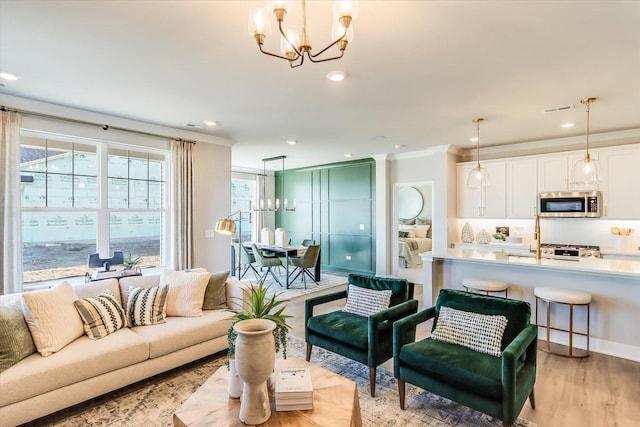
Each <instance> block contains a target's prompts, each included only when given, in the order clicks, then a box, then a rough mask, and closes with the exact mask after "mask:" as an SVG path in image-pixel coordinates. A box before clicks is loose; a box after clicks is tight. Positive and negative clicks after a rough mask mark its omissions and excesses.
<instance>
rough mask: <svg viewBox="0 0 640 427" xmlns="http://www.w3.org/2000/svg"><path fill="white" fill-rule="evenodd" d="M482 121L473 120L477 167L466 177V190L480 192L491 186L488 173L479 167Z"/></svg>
mask: <svg viewBox="0 0 640 427" xmlns="http://www.w3.org/2000/svg"><path fill="white" fill-rule="evenodd" d="M483 121H484V119H483V118H481V117H479V118H477V119H473V123H475V124H476V161H477V165H476V167H475V168H473V169H472V170H471V171H470V172H469V176H468V177H467V188H470V189H472V190H480V189H482V188H484V187H488V186H490V185H491V181H490V180H489V172H487V170H486V169H485V168H483V167H482V166H480V123H482V122H483Z"/></svg>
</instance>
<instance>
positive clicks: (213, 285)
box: [202, 270, 231, 310]
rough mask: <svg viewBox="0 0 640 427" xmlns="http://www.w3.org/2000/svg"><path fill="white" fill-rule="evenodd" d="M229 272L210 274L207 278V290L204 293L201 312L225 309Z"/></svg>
mask: <svg viewBox="0 0 640 427" xmlns="http://www.w3.org/2000/svg"><path fill="white" fill-rule="evenodd" d="M230 273H231V272H230V271H229V270H227V271H223V272H221V273H212V274H211V277H209V283H208V284H207V289H206V291H205V292H204V301H203V303H202V309H203V310H216V309H221V308H228V307H227V278H228V277H229V274H230Z"/></svg>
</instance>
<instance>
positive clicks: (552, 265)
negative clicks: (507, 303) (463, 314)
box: [421, 249, 640, 361]
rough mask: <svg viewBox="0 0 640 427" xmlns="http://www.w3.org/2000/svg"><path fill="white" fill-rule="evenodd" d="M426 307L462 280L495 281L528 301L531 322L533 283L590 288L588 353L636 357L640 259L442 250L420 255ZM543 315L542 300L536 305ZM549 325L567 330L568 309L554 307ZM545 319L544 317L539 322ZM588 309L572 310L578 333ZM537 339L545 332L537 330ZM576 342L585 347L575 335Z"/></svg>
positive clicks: (564, 340)
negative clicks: (550, 256) (576, 257)
mask: <svg viewBox="0 0 640 427" xmlns="http://www.w3.org/2000/svg"><path fill="white" fill-rule="evenodd" d="M421 257H422V261H423V275H424V277H423V280H424V288H423V292H424V307H430V306H432V305H433V303H434V302H435V301H436V299H437V296H438V292H439V291H440V289H443V288H448V289H462V279H463V278H477V279H493V280H502V281H505V282H508V283H509V298H513V299H519V300H523V301H527V302H529V303H530V304H531V319H532V323H533V322H535V297H534V295H533V290H534V288H535V287H537V286H545V287H557V288H562V289H573V290H580V291H584V292H589V293H590V294H591V295H592V301H591V316H590V317H591V318H590V321H591V342H590V349H591V351H595V352H599V353H605V354H609V355H612V356H617V357H622V358H625V359H631V360H636V361H640V326H639V325H640V262H638V261H633V260H609V259H593V258H589V259H577V260H558V259H544V258H543V259H540V260H538V259H536V258H535V257H533V256H532V255H530V256H529V255H528V254H525V255H523V254H509V253H500V252H487V251H477V250H463V249H444V250H435V251H432V252H425V253H423V254H421ZM540 310H541V311H540V316H541V318H543V317H542V316H544V314H545V311H544V310H546V304H540ZM551 314H552V318H551V323H552V325H553V326H556V327H562V328H565V329H568V324H569V308H568V307H565V306H560V307H555V306H554V308H553V310H552V313H551ZM543 322H544V321H543ZM586 324H587V320H586V310H581V309H576V310H575V311H574V325H575V329H576V330H577V331H580V332H583V331H586ZM539 332H540V337H541V338H542V339H544V338H545V337H546V331H545V329H543V328H540V331H539ZM551 340H552V341H553V342H557V343H560V344H565V345H566V344H568V341H569V340H568V335H567V334H566V333H564V332H559V331H551ZM574 345H575V346H576V347H579V348H586V339H584V337H580V336H578V337H577V339H576V340H575V341H574Z"/></svg>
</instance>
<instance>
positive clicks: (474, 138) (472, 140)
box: [469, 136, 478, 142]
mask: <svg viewBox="0 0 640 427" xmlns="http://www.w3.org/2000/svg"><path fill="white" fill-rule="evenodd" d="M469 141H471V142H477V141H478V138H476V137H475V136H474V137H473V138H469Z"/></svg>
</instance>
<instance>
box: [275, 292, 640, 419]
mask: <svg viewBox="0 0 640 427" xmlns="http://www.w3.org/2000/svg"><path fill="white" fill-rule="evenodd" d="M339 289H341V288H331V289H328V290H325V291H323V292H318V293H314V294H311V296H317V295H321V294H322V293H330V292H335V291H336V290H339ZM342 289H344V287H342ZM415 296H416V299H418V300H419V302H420V306H419V307H420V308H419V309H422V285H416V292H415ZM308 297H309V295H305V296H301V297H298V298H294V299H292V300H291V301H290V302H289V304H288V307H287V312H288V314H291V315H292V316H294V317H293V319H290V322H289V323H290V324H291V326H292V331H291V334H292V335H294V336H296V337H299V338H302V339H304V300H305V298H308ZM343 304H344V302H342V304H340V303H330V304H325V305H324V306H321V308H320V310H318V311H317V312H318V313H322V312H326V311H332V310H335V309H337V308H341V307H342V305H343ZM429 327H430V326H425V327H424V329H423V330H421V331H418V335H419V337H420V336H422V337H423V336H425V334H426V333H427V332H426V331H427V328H429ZM383 366H384V367H385V368H387V369H388V370H389V371H391V372H393V364H392V361H388V362H386V363H385V364H383ZM535 394H536V409H535V410H533V409H531V407H530V406H529V403H528V402H527V403H525V406H524V408H523V410H522V412H521V413H520V417H522V418H525V419H527V420H530V421H533V422H535V423H537V424H540V425H542V426H544V427H606V426H616V427H636V426H640V362H633V361H629V360H625V359H620V358H616V357H611V356H606V355H603V354H599V353H592V354H591V356H590V357H589V358H587V359H568V358H565V357H562V356H555V355H550V354H547V353H545V352H542V351H538V374H537V380H536V387H535Z"/></svg>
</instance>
